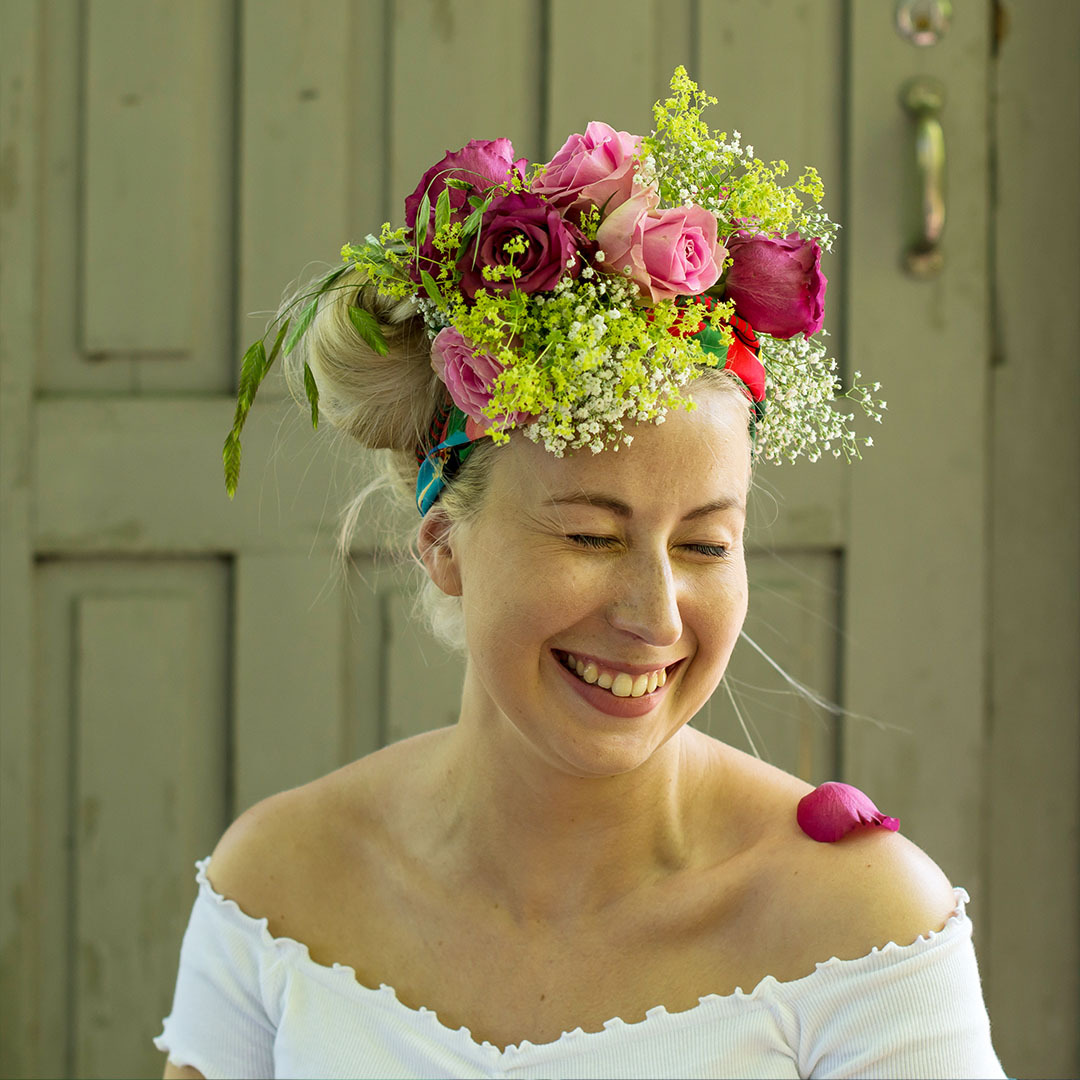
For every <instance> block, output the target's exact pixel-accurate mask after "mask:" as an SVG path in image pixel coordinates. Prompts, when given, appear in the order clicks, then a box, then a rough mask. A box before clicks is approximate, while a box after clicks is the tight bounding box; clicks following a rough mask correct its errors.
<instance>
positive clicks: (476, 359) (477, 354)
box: [431, 326, 536, 437]
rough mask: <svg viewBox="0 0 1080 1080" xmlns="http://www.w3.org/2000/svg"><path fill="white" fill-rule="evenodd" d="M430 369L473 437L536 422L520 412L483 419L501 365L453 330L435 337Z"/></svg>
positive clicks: (459, 332)
mask: <svg viewBox="0 0 1080 1080" xmlns="http://www.w3.org/2000/svg"><path fill="white" fill-rule="evenodd" d="M431 366H432V367H433V368H434V369H435V372H436V373H437V374H438V376H439V378H440V379H442V381H443V382H444V383H445V384H446V389H447V390H448V391H449V392H450V399H451V401H453V403H454V404H455V405H456V406H457V407H458V408H459V409H460V410H461V411H462V412H463V413H464V414H465V415H466V416H467V417H468V418H469V420H470V421H472V422H473V423H474V424H475V425H476V430H475V434H476V435H479V434H482V433H483V432H484V431H486V430H487V429H488V428H489V427H491V426H492V424H497V425H498V426H499V427H503V428H508V427H510V426H511V425H516V426H517V427H521V426H523V425H524V424H528V423H531V422H532V421H533V420H535V419H536V417H534V416H532V415H531V414H530V413H522V412H514V413H509V414H507V415H504V416H499V417H496V418H495V419H494V420H492V419H491V418H490V417H487V416H485V415H484V408H485V407H486V406H487V404H488V402H489V401H491V394H492V391H493V389H494V386H495V380H496V378H498V375H499V372H501V371H502V370H503V365H502V364H500V363H499V361H498V360H496V359H495V357H494V356H491V355H490V354H489V353H486V352H483V351H478V350H477V349H476V347H475V346H474V345H473V343H472V342H471V341H469V339H468V338H466V337H464V336H463V335H462V333H461V331H459V330H456V329H455V328H454V327H452V326H448V327H447V328H446V329H445V330H440V331H439V332H438V334H436V335H435V340H434V341H433V342H432V343H431ZM469 431H470V425H467V426H466V432H467V433H469ZM470 437H473V436H472V435H470Z"/></svg>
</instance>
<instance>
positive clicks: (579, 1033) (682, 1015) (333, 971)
mask: <svg viewBox="0 0 1080 1080" xmlns="http://www.w3.org/2000/svg"><path fill="white" fill-rule="evenodd" d="M209 865H210V856H209V855H208V856H206V858H204V859H200V860H198V861H197V862H196V863H195V867H196V870H197V874H196V876H195V880H196V881H197V882H198V883H199V887H200V889H201V890H202V891H203V893H204V894H205V895H206V896H207V897H208V898H209V899H210V900H212V901H213V902H214V903H215V904H216V905H218V906H219V907H221V908H223V909H225V910H227V911H230V912H231V913H232V914H233V916H234V917H235V918H236V919H238V920H239V921H240V922H241V923H242V924H244V925H246V926H247V927H248V929H249V930H251V931H253V932H256V933H258V935H259V939H260V942H261V944H262V945H263V946H264V947H265V948H267V949H269V950H270V951H272V952H275V953H277V954H278V955H279V956H281V957H285V956H290V957H291V958H292V959H293V960H294V961H295V962H296V964H297V966H298V967H299V968H301V969H303V968H307V969H308V970H309V971H310V972H312V973H313V974H315V975H317V976H319V977H320V979H321V980H322V981H326V980H329V981H331V982H333V983H334V984H335V986H336V987H338V986H339V987H341V988H342V989H343V990H344V991H345V992H347V993H358V994H360V995H362V996H365V997H368V999H369V1000H378V1001H379V1002H380V1003H381V1004H382V1005H383V1006H384V1007H385V1008H387V1009H389V1010H391V1011H396V1012H398V1013H399V1015H403V1016H408V1017H409V1018H410V1019H411V1020H412V1021H413V1023H414V1024H415V1025H427V1026H429V1027H430V1029H431V1030H432V1031H433V1033H434V1034H435V1035H437V1036H439V1037H440V1041H442V1042H448V1041H454V1040H459V1039H460V1040H462V1041H463V1042H464V1044H465V1045H466V1046H469V1047H472V1048H473V1049H474V1050H475V1051H480V1052H481V1053H483V1054H485V1055H487V1056H489V1057H492V1058H500V1059H501V1058H504V1057H515V1056H517V1055H520V1054H523V1053H529V1052H530V1051H531V1052H535V1051H548V1050H550V1049H551V1048H555V1047H557V1048H559V1049H560V1050H561V1049H564V1048H565V1047H566V1045H567V1044H568V1043H573V1042H583V1041H588V1040H595V1039H601V1038H603V1037H604V1036H605V1035H607V1034H608V1033H609V1032H611V1031H615V1030H621V1031H623V1032H626V1033H634V1034H639V1033H641V1032H643V1031H644V1030H645V1029H646V1028H650V1027H655V1026H657V1025H660V1024H665V1023H666V1024H668V1025H672V1024H684V1023H688V1022H692V1021H693V1020H695V1019H696V1018H697V1016H698V1015H699V1014H701V1013H703V1012H704V1011H706V1010H707V1009H709V1008H710V1007H713V1008H717V1007H724V1006H725V1005H727V1004H728V1003H730V1002H751V1001H759V1000H761V999H762V998H763V997H765V996H766V995H768V994H769V993H770V992H771V991H774V990H776V991H779V992H785V991H787V992H791V991H792V990H793V988H795V987H797V986H798V985H799V984H800V983H805V982H806V981H807V980H808V979H816V978H818V977H820V974H821V972H822V971H827V970H831V969H834V968H838V967H839V968H841V969H845V968H846V969H847V970H848V971H851V969H852V968H853V967H858V966H860V965H862V966H865V965H866V964H867V963H868V962H869V961H872V960H873V959H874V958H875V957H877V956H886V955H891V954H892V953H895V952H902V953H911V954H915V953H917V952H919V951H925V950H926V949H928V948H930V947H932V946H933V945H934V944H935V943H936V942H937V941H938V940H940V939H941V938H943V937H945V936H947V935H949V934H951V933H955V932H956V930H957V928H959V927H960V926H962V925H963V923H964V922H965V920H966V919H967V914H966V911H965V905H966V904H968V903H969V902H970V899H971V898H970V896H969V895H968V893H967V890H965V889H963V888H961V887H960V886H954V887H953V896H954V898H955V900H956V905H955V907H954V908H953V910H952V912H951V914H950V915H949V917H948V919H947V920H946V921H945V925H944V926H943V927H942V928H941V929H940V930H931V931H930V932H928V933H926V934H920V935H919V936H918V937H917V938H916V939H915V940H914V941H912V942H910V943H909V944H907V945H898V944H897V943H896V942H895V941H889V942H886V943H885V944H884V945H882V946H877V945H875V946H874V947H873V948H872V949H871V950H870V952H868V953H866V954H865V955H863V956H860V957H855V958H854V959H849V960H842V959H840V957H838V956H830V957H829V958H828V959H827V960H820V961H818V962H817V963H816V964H815V965H814V970H813V971H811V972H808V973H807V974H806V975H803V976H801V977H800V978H798V979H789V980H780V979H777V978H776V977H775V976H773V975H765V976H763V977H762V978H761V979H760V980H759V981H758V983H757V984H756V985H755V986H754V988H753V989H752V990H750V991H749V993H747V992H746V991H744V990H743V989H742V987H740V986H737V987H735V989H734V990H733V991H731V993H729V994H705V995H703V996H702V997H699V998H698V1003H697V1005H691V1006H690V1007H689V1008H687V1009H682V1010H677V1011H675V1012H669V1011H668V1009H667V1008H666V1006H664V1005H655V1006H653V1007H652V1008H651V1009H648V1010H646V1012H645V1016H644V1017H643V1019H641V1020H635V1021H626V1020H623V1019H622V1017H619V1016H614V1017H612V1018H611V1019H610V1020H605V1021H604V1024H603V1030H602V1031H585V1030H584V1029H583V1028H581V1027H577V1028H574V1029H573V1030H572V1031H564V1032H563V1033H562V1034H561V1035H560V1036H559V1037H558V1038H557V1039H553V1040H551V1041H549V1042H544V1043H533V1042H531V1041H530V1040H528V1039H522V1040H521V1042H518V1043H508V1044H507V1045H506V1047H505V1048H500V1047H498V1046H496V1045H495V1044H494V1043H492V1042H490V1041H488V1040H487V1039H485V1040H484V1041H483V1042H479V1041H477V1040H476V1039H474V1038H473V1035H472V1032H471V1031H470V1030H469V1028H468V1027H466V1026H465V1025H462V1026H461V1027H459V1028H452V1027H449V1026H448V1025H446V1024H444V1023H443V1022H442V1021H441V1020H440V1019H439V1015H438V1013H437V1012H436V1011H435V1010H434V1009H429V1008H427V1007H426V1006H424V1005H421V1006H420V1007H419V1008H415V1009H414V1008H413V1007H412V1006H411V1005H406V1004H405V1002H403V1001H402V1000H401V999H400V998H399V997H398V996H397V991H396V990H395V989H394V987H392V986H390V985H388V984H387V983H380V984H379V986H378V988H375V987H371V986H368V985H367V984H365V983H362V982H361V981H360V980H359V979H358V978H357V976H356V971H355V969H354V968H353V967H351V966H350V965H348V964H339V963H336V962H335V963H334V964H330V965H328V964H322V963H319V962H318V961H317V960H313V959H312V957H311V953H310V951H309V950H308V947H307V945H305V944H304V943H303V942H301V941H297V940H296V939H295V938H291V937H284V936H283V937H275V936H274V935H273V934H271V933H270V929H269V924H270V920H269V919H267V918H266V917H265V916H264V917H263V918H260V919H257V918H255V917H254V916H252V915H249V914H248V913H247V912H246V911H244V910H243V909H242V908H241V907H240V905H239V904H238V903H237V902H236V901H235V900H232V899H230V898H229V897H226V896H222V895H221V894H220V893H219V892H217V891H216V890H215V888H214V886H213V884H212V883H211V881H210V879H209V878H208V877H207V873H206V871H207V868H208V867H209ZM346 980H347V982H346Z"/></svg>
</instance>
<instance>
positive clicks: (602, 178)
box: [532, 120, 641, 222]
mask: <svg viewBox="0 0 1080 1080" xmlns="http://www.w3.org/2000/svg"><path fill="white" fill-rule="evenodd" d="M640 147H641V136H640V135H630V134H629V133H628V132H625V131H616V130H615V129H614V128H611V127H608V125H607V124H604V123H601V122H600V121H599V120H594V121H593V122H592V123H591V124H589V126H588V127H587V128H585V134H584V135H571V136H570V138H569V139H567V140H566V142H565V143H563V146H562V149H561V150H560V151H559V152H558V153H557V154H556V155H555V156H554V157H553V158H552V159H551V160H550V161H549V162H548V163H547V164H546V165H545V166H544V171H543V172H542V173H541V174H540V175H539V176H538V177H537V178H536V179H535V180H534V181H533V184H532V190H533V191H534V192H536V194H537V195H543V196H545V197H546V198H547V199H548V200H549V201H550V202H552V203H554V204H555V205H556V206H557V207H559V209H560V210H562V212H563V213H564V214H565V215H566V216H567V217H568V218H570V220H571V221H574V222H577V221H579V220H580V217H579V215H580V213H581V211H582V210H588V209H589V207H590V206H598V207H600V208H601V209H603V208H605V207H606V208H607V210H614V209H615V207H617V206H619V205H621V204H622V203H624V202H626V200H627V199H629V198H630V196H631V194H633V188H634V174H635V172H636V171H637V161H636V160H635V157H634V155H635V154H636V153H637V152H638V150H639V149H640Z"/></svg>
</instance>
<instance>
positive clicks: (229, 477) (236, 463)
mask: <svg viewBox="0 0 1080 1080" xmlns="http://www.w3.org/2000/svg"><path fill="white" fill-rule="evenodd" d="M221 459H222V461H223V462H224V464H225V491H226V492H227V493H228V495H229V498H230V499H231V498H232V497H233V496H234V495H235V494H236V485H237V484H238V483H239V482H240V440H239V439H238V438H237V437H236V435H235V434H234V433H233V432H231V431H230V432H229V434H228V435H227V436H226V437H225V445H224V446H223V447H222V448H221Z"/></svg>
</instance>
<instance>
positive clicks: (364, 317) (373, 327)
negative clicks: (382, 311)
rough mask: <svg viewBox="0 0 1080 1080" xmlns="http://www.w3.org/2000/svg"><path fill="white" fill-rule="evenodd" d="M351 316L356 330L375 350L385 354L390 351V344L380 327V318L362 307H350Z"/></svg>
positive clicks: (382, 354)
mask: <svg viewBox="0 0 1080 1080" xmlns="http://www.w3.org/2000/svg"><path fill="white" fill-rule="evenodd" d="M349 318H350V319H351V320H352V324H353V326H355V327H356V332H357V333H358V334H359V335H360V337H361V338H362V339H363V340H364V341H365V342H366V343H367V345H368V346H369V347H370V348H371V349H372V350H373V351H374V352H377V353H378V354H379V355H380V356H385V355H386V354H387V353H388V352H389V351H390V346H389V345H387V343H386V338H384V337H383V333H382V330H380V329H379V320H378V319H376V318H375V316H374V315H372V314H371V312H370V311H367V310H365V309H364V308H362V307H350V308H349Z"/></svg>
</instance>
